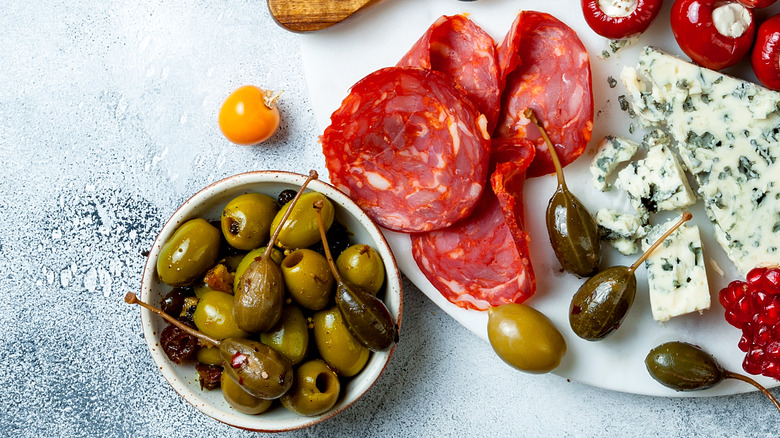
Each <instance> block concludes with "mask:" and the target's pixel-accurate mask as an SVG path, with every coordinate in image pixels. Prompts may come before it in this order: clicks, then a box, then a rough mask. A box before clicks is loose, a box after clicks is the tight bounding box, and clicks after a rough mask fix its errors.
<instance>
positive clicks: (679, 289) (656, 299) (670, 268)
mask: <svg viewBox="0 0 780 438" xmlns="http://www.w3.org/2000/svg"><path fill="white" fill-rule="evenodd" d="M678 220H679V219H674V220H670V221H668V222H666V223H664V224H660V225H658V226H655V227H652V228H651V229H650V231H649V232H648V233H647V236H645V238H644V239H643V240H642V250H644V251H646V250H647V249H648V248H650V246H651V245H652V244H653V242H655V241H656V240H658V238H660V237H661V235H663V233H664V232H666V230H668V229H669V228H671V226H672V225H674V223H676V222H677V221H678ZM645 268H646V269H647V283H648V290H649V292H650V307H651V309H652V312H653V319H655V320H656V321H668V320H669V319H670V318H673V317H675V316H679V315H684V314H687V313H691V312H696V311H699V312H701V311H703V310H706V309H709V308H710V288H709V283H708V282H707V272H706V269H705V267H704V256H703V254H702V247H701V236H700V234H699V227H698V226H696V225H688V224H685V225H683V226H681V227H680V228H678V229H677V230H676V231H675V232H673V233H672V234H671V235H670V236H669V237H668V238H666V240H664V241H663V243H661V245H659V246H658V247H657V248H656V249H655V250H654V251H653V252H652V253H651V254H650V255H649V256H648V257H647V259H646V260H645Z"/></svg>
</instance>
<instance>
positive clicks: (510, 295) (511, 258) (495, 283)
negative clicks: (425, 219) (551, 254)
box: [411, 189, 536, 310]
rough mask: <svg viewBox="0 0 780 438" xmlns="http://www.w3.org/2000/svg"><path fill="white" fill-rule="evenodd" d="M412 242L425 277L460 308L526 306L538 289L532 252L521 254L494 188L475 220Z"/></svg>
mask: <svg viewBox="0 0 780 438" xmlns="http://www.w3.org/2000/svg"><path fill="white" fill-rule="evenodd" d="M411 240H412V255H413V256H414V260H415V261H416V262H417V266H418V267H419V268H420V270H421V271H422V273H423V274H424V275H425V277H426V278H428V280H429V281H430V282H431V284H432V285H433V286H434V287H435V288H436V289H437V290H438V291H439V292H440V293H441V294H442V295H443V296H444V297H445V298H447V299H448V300H449V301H450V302H452V303H454V304H456V305H458V306H460V307H463V308H468V309H477V310H487V309H488V308H490V307H491V306H499V305H501V304H506V303H521V302H523V301H525V300H526V299H527V298H529V297H530V296H531V295H533V293H534V292H535V291H536V282H535V279H534V275H533V270H532V269H531V260H530V258H529V256H528V252H525V253H523V254H521V253H519V252H518V249H517V248H518V247H517V245H516V244H515V240H514V239H513V237H512V234H511V233H510V231H509V227H508V226H507V224H506V222H505V221H504V215H503V213H502V212H501V208H500V207H499V204H498V200H497V199H496V196H495V195H494V194H493V192H492V191H491V190H490V189H487V190H485V194H484V195H483V196H482V199H481V200H480V202H479V204H478V205H477V208H476V209H475V210H474V213H473V214H472V215H471V216H469V217H467V218H466V219H464V220H462V221H460V222H458V223H457V224H455V225H453V226H452V227H450V228H447V229H443V230H439V231H432V232H429V233H417V234H412V235H411ZM526 245H527V242H526Z"/></svg>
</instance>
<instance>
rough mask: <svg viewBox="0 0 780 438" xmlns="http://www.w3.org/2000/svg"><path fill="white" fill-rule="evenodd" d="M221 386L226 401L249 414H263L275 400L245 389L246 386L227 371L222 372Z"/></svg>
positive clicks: (239, 410) (234, 407)
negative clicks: (232, 377) (261, 396)
mask: <svg viewBox="0 0 780 438" xmlns="http://www.w3.org/2000/svg"><path fill="white" fill-rule="evenodd" d="M220 386H221V387H222V396H223V397H225V401H227V402H228V404H229V405H230V406H232V407H233V409H235V410H237V411H238V412H243V413H245V414H249V415H257V414H262V413H263V412H265V411H267V410H268V408H270V407H271V405H273V403H274V402H273V400H265V399H262V398H258V397H255V396H253V395H252V394H250V393H248V392H246V391H244V388H242V387H241V385H239V384H238V383H236V382H235V381H234V380H233V379H231V378H230V376H228V374H227V373H222V377H221V378H220Z"/></svg>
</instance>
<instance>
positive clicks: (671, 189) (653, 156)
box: [615, 143, 696, 213]
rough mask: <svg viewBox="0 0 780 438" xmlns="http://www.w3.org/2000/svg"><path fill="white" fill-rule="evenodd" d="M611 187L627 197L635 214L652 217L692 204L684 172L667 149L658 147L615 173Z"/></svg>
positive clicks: (694, 201)
mask: <svg viewBox="0 0 780 438" xmlns="http://www.w3.org/2000/svg"><path fill="white" fill-rule="evenodd" d="M615 185H616V186H617V187H619V188H621V189H623V190H625V191H626V193H628V196H629V200H630V201H631V205H632V206H633V207H634V208H635V209H637V210H640V209H646V210H647V211H649V212H651V213H656V212H658V211H671V210H676V209H678V208H684V207H687V206H689V205H692V204H694V203H696V195H695V194H694V193H693V190H691V187H690V185H689V184H688V179H687V178H686V176H685V171H683V169H682V167H680V163H679V162H678V161H677V158H676V157H675V156H674V153H673V152H672V151H671V149H669V148H668V147H667V146H666V145H664V144H662V143H658V144H656V145H655V146H653V147H651V148H650V149H648V151H647V156H646V157H645V158H644V159H641V160H638V161H635V162H632V163H629V164H628V166H626V168H625V169H623V170H621V171H620V172H618V175H617V179H616V180H615Z"/></svg>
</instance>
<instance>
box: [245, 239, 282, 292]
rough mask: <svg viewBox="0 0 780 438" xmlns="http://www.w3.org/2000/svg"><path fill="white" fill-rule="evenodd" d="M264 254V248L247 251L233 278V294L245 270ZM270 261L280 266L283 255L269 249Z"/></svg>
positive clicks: (276, 250) (273, 249)
mask: <svg viewBox="0 0 780 438" xmlns="http://www.w3.org/2000/svg"><path fill="white" fill-rule="evenodd" d="M264 252H265V247H264V246H263V247H260V248H257V249H254V250H252V251H249V252H248V253H247V254H246V255H245V256H244V258H242V259H241V262H239V263H238V267H236V275H235V276H234V277H233V292H235V290H236V288H237V287H238V281H239V280H241V276H242V275H244V272H246V268H248V267H249V265H250V264H252V262H253V261H255V259H256V258H258V257H260V256H261V255H263V253H264ZM271 260H273V261H274V262H276V264H277V265H280V264H281V263H282V260H284V254H282V252H281V251H279V250H278V249H276V248H271Z"/></svg>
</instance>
